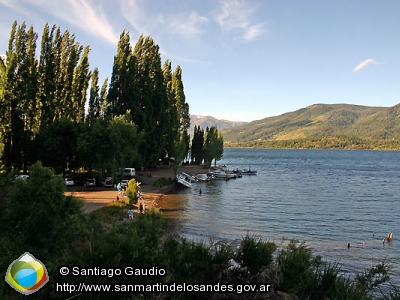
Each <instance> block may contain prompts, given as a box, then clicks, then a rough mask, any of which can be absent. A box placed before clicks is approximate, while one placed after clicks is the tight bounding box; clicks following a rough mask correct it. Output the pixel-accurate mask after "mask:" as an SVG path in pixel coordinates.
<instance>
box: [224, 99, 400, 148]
mask: <svg viewBox="0 0 400 300" xmlns="http://www.w3.org/2000/svg"><path fill="white" fill-rule="evenodd" d="M222 134H223V137H224V141H225V142H226V143H230V144H232V145H233V144H235V143H236V144H237V145H238V146H240V145H242V146H243V144H245V145H246V143H247V145H248V146H256V145H255V143H258V144H259V146H268V145H266V144H268V143H270V145H272V144H274V145H278V144H279V145H283V146H285V141H286V142H287V141H304V140H309V141H310V140H311V141H312V140H314V141H317V140H321V139H327V138H336V139H337V138H338V137H342V139H352V140H353V141H354V140H357V139H359V140H374V141H378V140H393V139H394V140H397V141H399V140H400V104H398V105H396V106H393V107H369V106H359V105H349V104H314V105H311V106H308V107H306V108H302V109H299V110H297V111H294V112H289V113H285V114H283V115H280V116H276V117H269V118H265V119H262V120H257V121H253V122H250V123H248V124H245V125H242V126H238V127H234V128H231V129H227V130H222ZM238 143H239V144H238ZM263 143H264V144H263ZM271 143H272V144H271ZM355 143H358V142H355ZM287 146H290V145H287ZM334 147H336V146H334ZM322 148H324V147H323V146H322Z"/></svg>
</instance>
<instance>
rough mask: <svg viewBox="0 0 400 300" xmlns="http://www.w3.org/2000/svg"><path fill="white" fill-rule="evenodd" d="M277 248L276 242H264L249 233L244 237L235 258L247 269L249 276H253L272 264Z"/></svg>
mask: <svg viewBox="0 0 400 300" xmlns="http://www.w3.org/2000/svg"><path fill="white" fill-rule="evenodd" d="M275 250H276V245H275V244H274V243H272V242H263V241H261V239H258V240H257V239H256V237H251V236H249V235H248V234H247V235H246V236H245V237H244V238H243V239H242V242H241V244H240V248H239V251H238V253H237V255H236V258H235V260H236V261H237V263H239V264H240V265H241V267H242V268H245V269H246V270H247V273H248V275H249V276H253V275H256V274H257V273H259V272H260V271H261V270H262V269H265V268H267V267H268V266H269V265H270V264H271V262H272V260H273V257H272V255H273V253H274V252H275Z"/></svg>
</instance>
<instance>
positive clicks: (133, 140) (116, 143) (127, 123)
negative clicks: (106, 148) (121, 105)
mask: <svg viewBox="0 0 400 300" xmlns="http://www.w3.org/2000/svg"><path fill="white" fill-rule="evenodd" d="M108 134H109V136H110V144H111V147H112V150H111V151H112V155H111V156H110V159H111V160H112V165H113V168H112V169H113V174H115V172H116V171H117V170H118V171H119V170H121V171H122V170H123V169H124V168H125V167H126V166H127V165H129V166H131V165H133V164H134V163H138V162H139V161H141V157H140V156H139V146H140V145H141V143H142V138H143V135H142V134H141V133H139V132H138V128H137V126H136V125H135V124H134V123H133V122H132V120H131V115H130V112H129V111H127V113H126V114H125V115H123V116H115V117H114V118H113V119H112V120H110V122H109V124H108ZM140 153H143V152H142V151H140Z"/></svg>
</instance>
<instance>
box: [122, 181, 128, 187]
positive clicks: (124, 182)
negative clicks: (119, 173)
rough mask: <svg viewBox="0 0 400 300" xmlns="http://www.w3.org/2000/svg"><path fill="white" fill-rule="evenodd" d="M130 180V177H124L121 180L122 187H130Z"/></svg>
mask: <svg viewBox="0 0 400 300" xmlns="http://www.w3.org/2000/svg"><path fill="white" fill-rule="evenodd" d="M128 182H129V179H122V180H121V187H122V188H124V187H128Z"/></svg>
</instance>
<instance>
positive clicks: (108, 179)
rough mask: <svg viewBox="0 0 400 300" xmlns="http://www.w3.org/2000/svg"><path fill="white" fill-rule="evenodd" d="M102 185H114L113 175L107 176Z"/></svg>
mask: <svg viewBox="0 0 400 300" xmlns="http://www.w3.org/2000/svg"><path fill="white" fill-rule="evenodd" d="M101 185H102V186H103V187H112V186H113V180H112V177H107V178H106V179H105V180H104V181H102V182H101Z"/></svg>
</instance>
